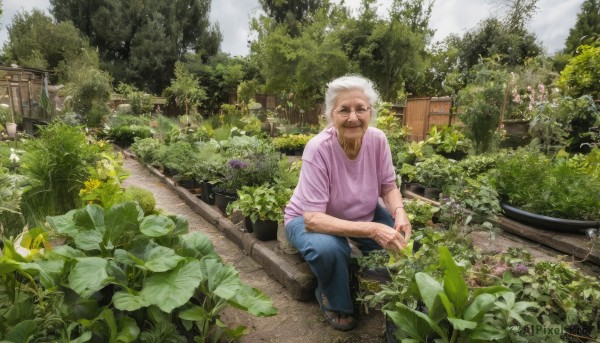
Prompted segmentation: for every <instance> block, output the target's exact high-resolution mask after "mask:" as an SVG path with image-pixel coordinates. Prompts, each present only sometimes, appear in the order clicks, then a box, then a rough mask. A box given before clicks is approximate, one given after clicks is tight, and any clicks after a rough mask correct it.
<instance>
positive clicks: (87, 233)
mask: <svg viewBox="0 0 600 343" xmlns="http://www.w3.org/2000/svg"><path fill="white" fill-rule="evenodd" d="M75 246H77V248H79V249H81V250H85V251H94V250H100V247H101V246H102V233H101V232H100V231H96V230H80V231H79V232H77V235H76V236H75Z"/></svg>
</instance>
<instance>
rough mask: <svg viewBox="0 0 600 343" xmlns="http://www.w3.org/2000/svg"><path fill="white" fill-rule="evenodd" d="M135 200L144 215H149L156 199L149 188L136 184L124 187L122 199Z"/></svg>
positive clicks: (125, 200)
mask: <svg viewBox="0 0 600 343" xmlns="http://www.w3.org/2000/svg"><path fill="white" fill-rule="evenodd" d="M127 201H135V202H137V203H138V205H140V207H141V208H142V210H143V211H144V215H150V214H152V213H153V212H154V208H155V207H156V199H155V198H154V194H153V193H152V192H150V191H149V190H147V189H145V188H141V187H137V186H131V187H128V188H125V191H124V192H123V201H122V202H127Z"/></svg>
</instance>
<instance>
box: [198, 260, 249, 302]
mask: <svg viewBox="0 0 600 343" xmlns="http://www.w3.org/2000/svg"><path fill="white" fill-rule="evenodd" d="M200 266H201V268H202V270H203V273H204V274H205V275H206V281H207V288H206V289H207V290H208V291H209V292H213V293H214V294H215V295H217V296H218V297H221V298H223V299H226V300H228V299H231V298H232V297H233V296H234V295H235V294H236V293H237V292H238V291H239V290H240V288H241V287H242V284H241V281H240V277H239V273H238V271H237V270H236V269H235V268H233V267H231V266H227V265H225V264H223V263H222V262H221V261H219V260H216V259H212V258H207V259H202V260H200Z"/></svg>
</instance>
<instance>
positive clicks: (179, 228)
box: [169, 215, 190, 236]
mask: <svg viewBox="0 0 600 343" xmlns="http://www.w3.org/2000/svg"><path fill="white" fill-rule="evenodd" d="M169 218H170V219H171V220H172V221H173V222H174V223H175V230H173V234H174V235H176V236H179V235H185V234H186V233H188V232H189V231H190V224H189V223H188V219H187V217H186V216H184V215H178V216H169Z"/></svg>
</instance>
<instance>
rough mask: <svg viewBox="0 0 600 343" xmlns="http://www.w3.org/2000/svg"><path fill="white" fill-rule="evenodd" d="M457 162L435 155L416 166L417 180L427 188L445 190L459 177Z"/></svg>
mask: <svg viewBox="0 0 600 343" xmlns="http://www.w3.org/2000/svg"><path fill="white" fill-rule="evenodd" d="M458 172H459V169H458V168H457V166H456V162H455V161H453V160H449V159H447V158H445V157H443V156H440V155H433V156H431V157H429V158H427V159H425V160H424V161H422V162H418V163H417V164H416V165H415V171H414V173H415V179H416V180H417V182H419V183H420V184H422V185H424V186H426V187H435V188H439V189H443V188H444V186H445V185H446V184H447V183H449V182H451V181H452V180H453V179H454V178H455V177H456V176H457V175H458Z"/></svg>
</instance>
